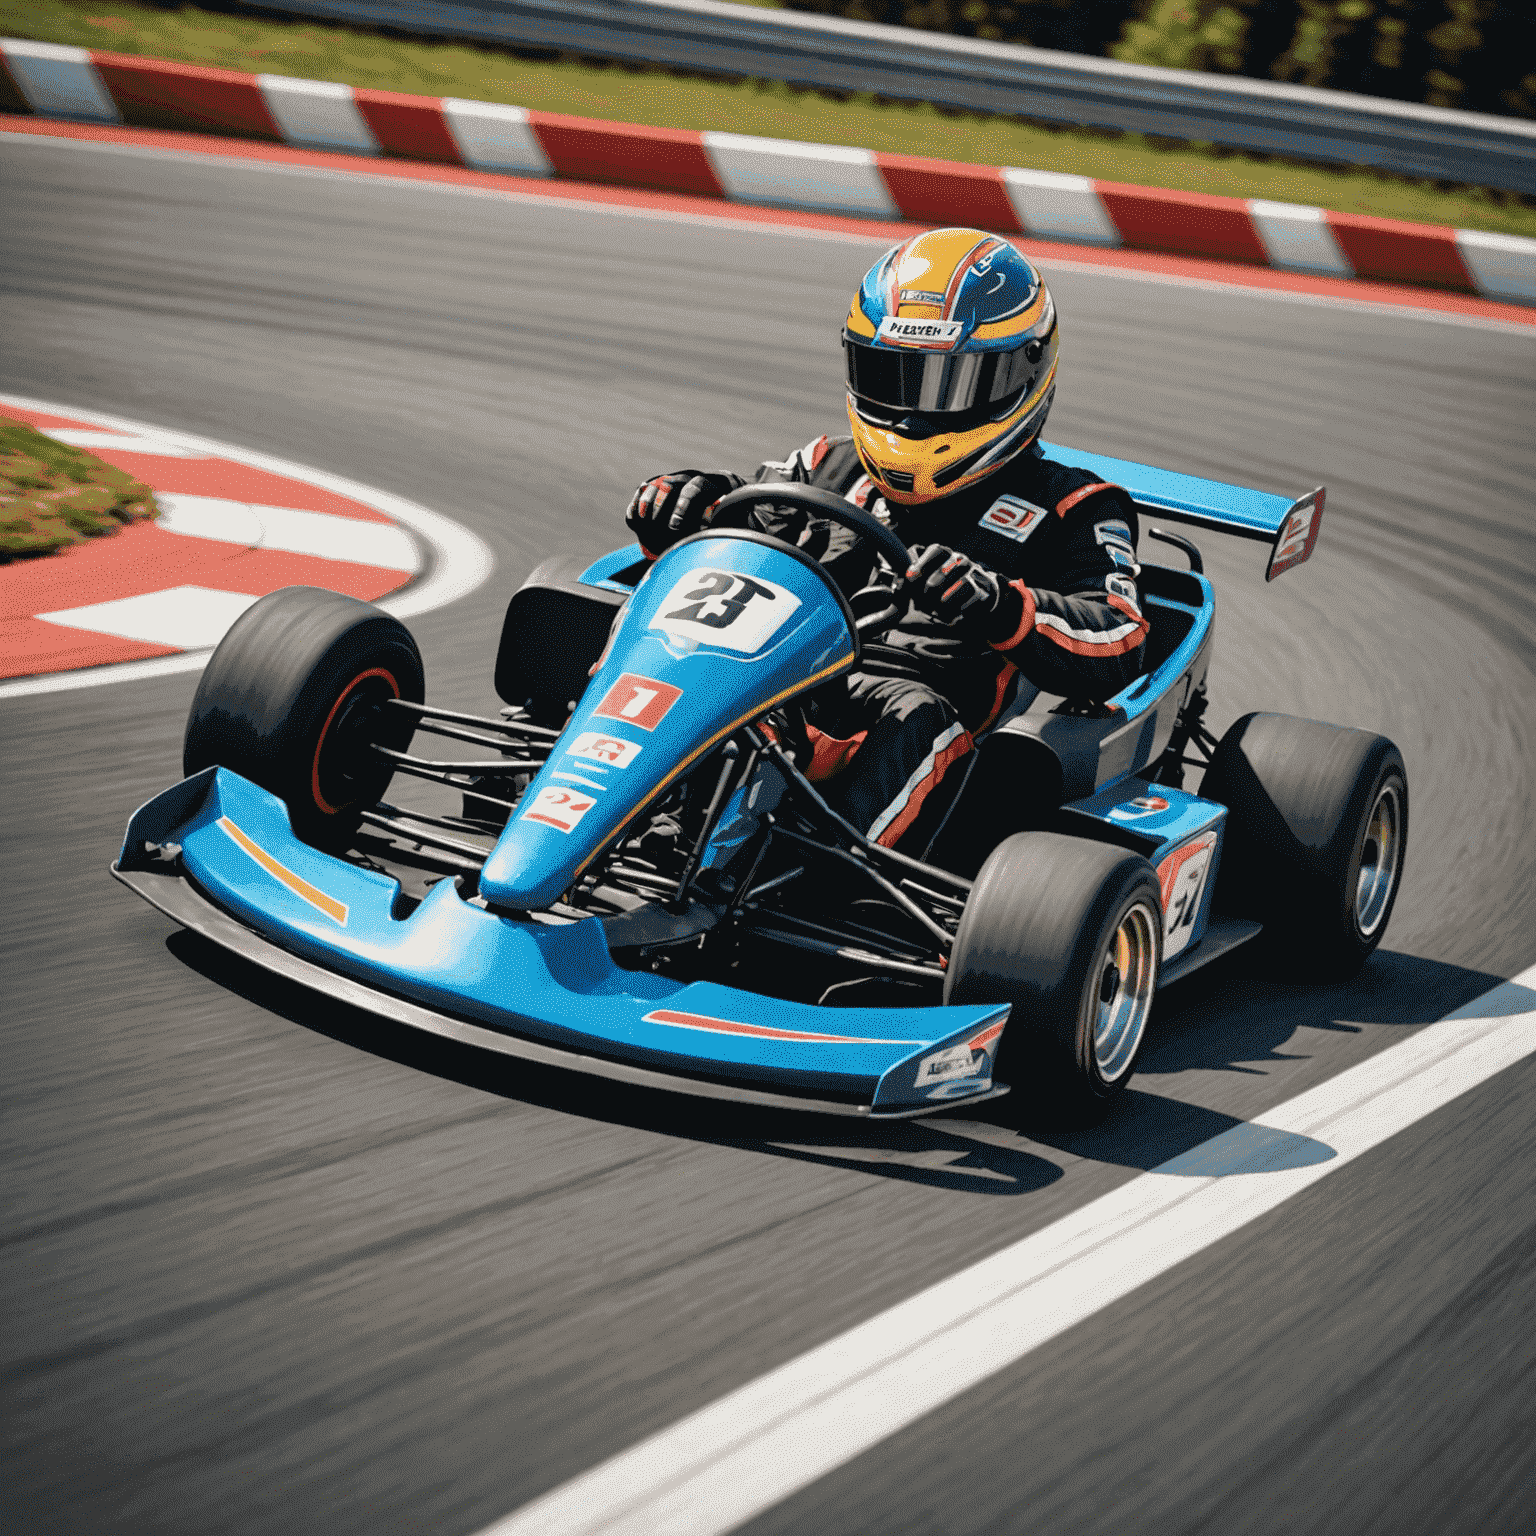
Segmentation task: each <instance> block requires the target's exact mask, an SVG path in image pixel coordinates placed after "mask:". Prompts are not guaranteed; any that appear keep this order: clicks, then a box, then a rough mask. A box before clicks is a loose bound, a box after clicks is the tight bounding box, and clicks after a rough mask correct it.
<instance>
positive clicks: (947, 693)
mask: <svg viewBox="0 0 1536 1536" xmlns="http://www.w3.org/2000/svg"><path fill="white" fill-rule="evenodd" d="M756 479H757V481H758V482H759V483H760V484H771V483H773V482H776V481H777V482H785V481H791V482H796V483H799V484H802V485H815V486H820V487H822V488H824V489H826V490H830V491H834V492H836V493H837V494H838V495H841V496H844V497H846V498H847V499H848V500H849V501H851V502H853V503H855V504H856V505H858V506H861V507H864V508H866V509H867V510H868V511H870V512H872V513H873V514H874V515H875V516H876V517H878V518H880V519H881V521H883V522H886V523H888V524H889V525H890V527H891V528H892V529H893V531H894V532H895V533H896V535H897V537H898V538H900V539H901V540H902V542H903V543H904V544H906V545H907V546H908V547H909V548H913V549H920V548H922V547H924V546H926V545H929V544H943V545H947V546H948V547H949V548H950V549H953V550H956V551H958V552H959V553H961V554H963V555H967V556H969V557H970V558H971V559H972V560H974V561H976V562H977V563H978V564H981V565H984V566H986V567H988V568H989V569H991V570H992V571H994V572H995V573H996V574H997V575H998V576H999V577H1000V578H1001V579H1002V581H1003V582H1004V583H1006V584H1008V585H1011V586H1013V587H1014V588H1015V589H1016V590H1017V592H1018V593H1019V594H1020V596H1021V597H1022V604H1021V603H1020V602H1019V601H1018V599H1016V598H1014V597H1013V596H1012V594H1010V593H1007V592H1006V591H1005V592H1004V594H1003V596H1004V598H1005V599H1006V600H1007V602H1006V611H1007V613H1008V614H1009V615H1010V616H1016V620H1017V622H1016V623H1014V624H1013V625H1012V627H1011V630H1010V632H1009V633H1007V634H996V635H991V636H985V637H984V636H983V635H981V634H979V633H978V632H977V629H976V626H975V625H974V624H970V625H967V624H957V623H951V622H946V621H945V620H943V619H938V618H933V617H930V616H929V615H927V614H925V613H923V612H921V611H919V610H918V609H916V608H912V609H910V610H909V611H908V612H907V614H906V617H905V618H903V619H902V620H901V621H900V622H899V623H898V624H897V625H896V626H895V627H894V628H892V629H890V630H888V631H887V632H886V633H885V634H884V635H881V636H880V637H879V638H878V640H876V641H873V642H870V643H867V644H865V646H864V647H863V660H862V662H861V664H860V667H859V669H858V670H857V671H856V672H854V673H852V674H850V675H849V677H848V678H847V679H846V686H832V687H827V688H822V689H819V690H817V692H816V693H815V694H814V695H812V697H811V701H810V703H809V706H808V708H807V711H806V723H807V736H808V740H807V742H806V747H807V748H808V749H809V750H808V759H809V760H808V762H807V763H806V764H804V765H803V766H804V768H805V772H806V775H807V777H808V778H810V779H812V780H815V781H831V782H830V783H828V784H827V788H826V790H825V791H824V792H825V793H827V795H828V797H829V799H831V801H832V803H833V804H834V805H836V806H837V808H838V809H839V810H840V811H841V812H842V814H843V815H844V816H846V817H847V818H848V820H850V821H851V822H853V823H854V825H855V826H858V827H860V828H861V829H864V830H866V831H867V832H868V833H869V835H870V836H871V837H872V838H874V839H875V840H876V841H878V842H880V843H883V844H884V845H885V846H887V847H894V846H895V845H896V844H897V842H898V841H900V842H901V843H902V845H903V847H904V848H905V849H908V850H910V851H911V852H913V853H915V854H921V853H922V852H923V850H924V849H925V848H926V847H927V846H928V843H929V841H930V839H931V838H932V836H933V833H934V831H935V830H936V828H937V826H938V824H939V822H940V821H941V820H942V814H943V809H944V807H945V804H946V803H947V801H948V800H949V798H950V795H949V794H948V793H945V794H935V793H934V792H935V791H936V790H938V788H939V786H940V784H941V783H942V782H943V780H944V777H945V775H946V773H947V772H948V771H949V770H950V769H951V768H952V767H953V766H954V765H955V764H956V763H957V762H959V761H960V760H961V759H962V758H964V757H965V755H966V754H967V753H968V752H970V750H971V748H972V746H973V745H974V742H975V737H976V735H977V733H978V732H980V731H982V730H984V729H985V728H986V727H987V726H988V725H990V724H991V723H992V721H993V720H995V719H996V718H997V716H998V715H999V714H1000V713H1001V712H1002V711H1003V710H1004V709H1005V708H1006V707H1007V706H1008V704H1009V703H1010V702H1011V701H1012V699H1013V696H1014V694H1015V692H1016V690H1017V687H1018V679H1019V677H1020V675H1022V676H1023V677H1024V678H1025V679H1026V680H1027V681H1028V682H1030V683H1032V684H1034V685H1035V687H1036V688H1038V689H1039V690H1040V691H1041V692H1042V693H1048V694H1059V695H1062V696H1064V697H1069V698H1073V699H1081V700H1086V701H1092V700H1099V699H1105V698H1108V697H1109V696H1110V695H1111V694H1114V693H1117V692H1119V690H1120V689H1122V688H1124V687H1125V686H1126V685H1127V684H1128V683H1129V682H1131V681H1132V679H1134V678H1135V677H1136V676H1137V674H1138V673H1139V672H1140V670H1141V656H1142V644H1143V642H1144V641H1145V639H1146V635H1147V622H1146V620H1145V618H1143V616H1142V612H1141V607H1140V603H1139V597H1138V591H1137V586H1136V578H1137V576H1138V574H1139V572H1140V567H1139V566H1138V565H1137V564H1136V557H1135V549H1136V539H1137V522H1136V513H1135V509H1134V507H1133V506H1132V503H1131V499H1130V497H1129V496H1128V495H1126V493H1125V492H1124V491H1123V490H1121V489H1120V488H1119V487H1118V486H1115V485H1110V484H1108V483H1107V482H1105V481H1102V480H1100V479H1098V478H1097V476H1095V475H1092V474H1090V473H1089V472H1088V471H1086V470H1082V469H1074V468H1069V467H1067V466H1065V465H1061V464H1056V463H1053V462H1051V461H1050V460H1047V459H1044V458H1041V457H1040V456H1039V455H1038V452H1032V453H1024V454H1021V455H1020V456H1019V457H1017V458H1016V459H1013V460H1012V461H1011V462H1010V463H1008V464H1006V465H1004V466H1003V468H1001V469H1000V470H998V471H997V473H996V474H993V475H989V476H988V477H987V478H986V479H985V480H984V481H982V482H981V483H980V484H978V485H976V486H972V487H970V488H969V489H967V490H964V491H961V492H959V493H958V494H956V495H954V496H947V497H945V498H943V499H942V500H940V501H935V502H929V503H926V504H924V505H921V506H910V507H909V506H901V505H897V504H895V503H887V502H886V501H885V500H884V499H883V498H882V497H881V496H880V494H879V487H878V486H876V485H875V484H874V482H873V481H871V480H870V478H869V477H868V476H867V475H866V474H865V473H864V468H863V465H862V464H861V463H860V462H859V457H858V454H857V452H856V451H855V449H854V446H853V442H852V439H851V438H847V437H841V438H829V437H818V438H817V439H815V441H813V442H810V443H807V444H806V445H805V447H803V448H801V449H798V450H797V451H796V452H794V453H793V454H791V455H790V456H789V457H788V458H787V459H785V460H784V461H783V462H782V463H775V462H769V463H766V464H763V465H762V466H761V467H760V468H759V469H758V472H757V475H756ZM753 518H754V520H755V522H756V525H757V526H758V528H760V529H761V530H762V531H763V532H765V533H773V534H778V535H780V536H781V537H786V538H789V539H790V540H792V541H793V540H795V539H796V538H797V537H799V538H801V539H802V540H803V541H805V542H811V540H810V538H808V537H807V535H806V532H805V523H804V514H801V513H796V512H794V511H792V510H790V509H788V508H784V509H779V508H775V507H773V506H772V505H771V504H765V505H763V506H760V507H758V508H756V509H755V510H754V512H753ZM811 527H812V530H813V531H814V544H813V547H817V548H821V547H823V546H824V553H821V555H820V559H821V562H822V564H823V565H824V566H825V567H826V568H827V570H828V571H829V573H830V574H831V575H832V577H833V578H834V580H836V582H837V583H838V585H839V586H840V587H841V588H842V590H843V591H844V592H845V593H847V594H849V595H852V594H853V593H854V592H856V591H857V590H859V589H860V588H862V587H864V586H866V585H868V584H870V583H876V584H883V585H887V586H891V587H899V585H900V580H899V578H900V577H901V576H902V575H903V574H904V573H902V572H891V571H889V570H887V569H885V568H884V567H883V566H882V565H881V563H880V561H879V559H878V556H877V555H876V553H875V551H874V549H873V547H872V546H871V545H870V544H869V542H868V541H867V540H863V539H860V538H858V537H857V536H856V535H855V534H853V533H850V532H849V531H848V530H846V529H843V528H840V527H837V526H835V525H832V524H829V523H825V522H819V521H818V522H815V523H813V524H812V525H811ZM897 599H898V602H900V601H901V597H900V593H899V591H898V593H897ZM1003 611H1004V609H1003V607H1002V606H1000V609H999V612H1003ZM989 641H990V643H989ZM952 782H953V781H952Z"/></svg>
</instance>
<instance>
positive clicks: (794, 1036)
mask: <svg viewBox="0 0 1536 1536" xmlns="http://www.w3.org/2000/svg"><path fill="white" fill-rule="evenodd" d="M641 1022H642V1023H644V1024H670V1025H673V1026H674V1027H675V1028H677V1029H702V1030H704V1031H706V1032H707V1033H709V1034H712V1035H750V1036H751V1037H752V1038H753V1039H759V1040H809V1041H812V1042H819V1043H822V1044H827V1045H911V1046H913V1047H914V1048H916V1047H917V1046H920V1045H921V1044H922V1042H921V1041H920V1040H880V1039H875V1038H874V1037H872V1036H865V1035H819V1034H816V1033H815V1032H814V1031H811V1030H805V1029H773V1028H771V1027H770V1026H769V1025H767V1024H743V1023H742V1022H741V1021H740V1020H738V1019H716V1018H712V1017H710V1015H709V1014H707V1013H683V1012H681V1011H679V1010H678V1009H675V1008H656V1009H653V1010H652V1011H651V1012H650V1013H648V1014H646V1015H645V1017H644V1019H642V1020H641Z"/></svg>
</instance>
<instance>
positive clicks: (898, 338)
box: [877, 315, 965, 347]
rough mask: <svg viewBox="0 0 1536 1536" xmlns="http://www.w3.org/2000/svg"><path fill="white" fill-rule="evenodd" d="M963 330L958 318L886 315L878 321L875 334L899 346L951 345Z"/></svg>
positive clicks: (957, 339) (958, 338)
mask: <svg viewBox="0 0 1536 1536" xmlns="http://www.w3.org/2000/svg"><path fill="white" fill-rule="evenodd" d="M964 331H965V327H964V326H963V325H962V324H961V323H960V322H959V321H958V320H903V319H901V317H900V316H898V315H888V316H886V318H885V319H884V320H882V321H881V322H880V329H879V331H878V332H877V336H878V338H879V340H881V341H893V342H895V343H896V345H897V346H899V347H952V346H954V344H955V343H956V342H957V341H959V340H960V337H961V336H962V334H964Z"/></svg>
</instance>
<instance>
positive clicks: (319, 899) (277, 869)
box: [219, 816, 347, 928]
mask: <svg viewBox="0 0 1536 1536" xmlns="http://www.w3.org/2000/svg"><path fill="white" fill-rule="evenodd" d="M219 830H220V831H221V832H224V833H226V834H227V835H228V836H229V837H230V838H231V839H232V840H233V841H234V842H235V843H236V844H237V846H239V847H241V848H243V849H244V850H245V851H246V852H247V853H248V854H250V856H251V857H252V858H253V859H255V860H256V862H257V863H258V864H260V865H261V867H262V868H263V869H264V870H266V872H267V873H268V874H269V875H271V876H272V878H273V879H274V880H276V881H277V882H278V883H279V884H280V885H286V886H287V887H288V889H289V890H290V891H292V892H293V894H294V895H295V896H298V897H300V898H301V899H302V900H304V901H307V902H308V903H309V904H310V906H312V907H313V908H315V910H316V911H317V912H323V913H325V915H326V916H327V917H328V918H330V919H331V921H332V922H333V923H340V924H341V926H342V927H343V928H345V927H346V926H347V905H346V903H345V902H342V901H337V900H336V898H335V897H334V896H327V895H326V894H325V892H324V891H322V890H320V889H319V888H318V887H317V886H313V885H311V884H310V883H309V881H308V880H306V879H304V878H303V876H301V875H296V874H294V872H293V871H292V870H291V869H289V868H288V867H287V866H286V865H283V864H279V863H278V862H277V860H276V859H274V858H273V857H272V855H271V854H270V853H268V852H267V850H266V849H265V848H263V847H261V845H260V844H258V843H256V842H254V841H253V840H252V839H251V838H250V837H248V836H247V835H246V834H245V833H244V832H242V831H241V830H240V828H239V827H237V826H236V825H235V824H234V822H232V821H231V820H230V819H229V817H228V816H221V817H219Z"/></svg>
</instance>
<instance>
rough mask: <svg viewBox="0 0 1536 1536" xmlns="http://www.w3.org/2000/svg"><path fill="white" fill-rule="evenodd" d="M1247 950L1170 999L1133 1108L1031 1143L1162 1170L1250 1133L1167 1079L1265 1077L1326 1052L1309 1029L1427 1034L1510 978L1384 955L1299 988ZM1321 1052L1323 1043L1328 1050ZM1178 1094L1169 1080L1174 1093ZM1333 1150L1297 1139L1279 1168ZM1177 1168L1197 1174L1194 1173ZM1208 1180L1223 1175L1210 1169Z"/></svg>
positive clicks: (1035, 1136)
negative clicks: (1279, 1066) (1220, 1139)
mask: <svg viewBox="0 0 1536 1536" xmlns="http://www.w3.org/2000/svg"><path fill="white" fill-rule="evenodd" d="M1244 960H1245V957H1244V956H1243V954H1242V952H1241V951H1238V952H1237V953H1236V954H1234V955H1232V956H1230V957H1229V958H1228V959H1226V960H1222V961H1218V962H1216V963H1215V964H1213V965H1210V966H1207V967H1206V968H1204V969H1203V970H1200V971H1196V972H1195V973H1194V974H1193V975H1192V976H1190V977H1189V978H1187V979H1186V980H1185V981H1182V982H1178V983H1176V984H1174V985H1173V986H1171V987H1169V988H1168V990H1167V991H1166V992H1165V993H1163V994H1162V995H1161V996H1160V997H1159V998H1158V1003H1157V1009H1156V1012H1155V1013H1154V1015H1153V1018H1152V1024H1151V1028H1150V1033H1149V1036H1148V1040H1147V1045H1146V1048H1145V1050H1144V1052H1143V1055H1142V1060H1141V1064H1140V1066H1139V1067H1138V1069H1137V1076H1136V1082H1137V1083H1138V1084H1139V1085H1144V1089H1146V1090H1152V1091H1142V1090H1141V1089H1138V1088H1135V1087H1133V1088H1131V1089H1130V1090H1129V1091H1128V1092H1127V1094H1126V1098H1125V1102H1124V1103H1123V1104H1121V1105H1120V1106H1118V1107H1117V1108H1116V1110H1115V1113H1114V1114H1113V1115H1112V1116H1111V1117H1110V1118H1109V1119H1108V1120H1107V1121H1106V1122H1105V1123H1104V1124H1103V1125H1100V1126H1095V1127H1094V1128H1093V1129H1091V1130H1086V1131H1071V1132H1060V1133H1053V1132H1051V1131H1048V1130H1045V1131H1041V1130H1032V1131H1031V1132H1030V1139H1031V1140H1032V1141H1035V1142H1038V1143H1040V1144H1042V1145H1044V1146H1048V1147H1051V1148H1054V1149H1056V1150H1058V1151H1062V1152H1066V1153H1068V1154H1070V1155H1072V1156H1075V1157H1083V1158H1088V1159H1091V1160H1093V1161H1095V1162H1105V1163H1112V1164H1116V1165H1119V1166H1121V1167H1129V1168H1139V1169H1151V1168H1158V1167H1160V1166H1161V1165H1162V1164H1164V1163H1167V1162H1170V1161H1171V1160H1173V1159H1175V1158H1182V1157H1183V1155H1184V1154H1186V1153H1190V1152H1192V1151H1193V1150H1194V1149H1195V1148H1196V1147H1198V1146H1201V1145H1202V1144H1204V1143H1206V1142H1209V1141H1211V1140H1212V1139H1213V1138H1215V1137H1217V1136H1220V1135H1223V1134H1224V1133H1230V1132H1232V1131H1233V1130H1234V1128H1235V1127H1238V1126H1243V1125H1247V1124H1248V1122H1247V1121H1245V1120H1241V1119H1238V1118H1236V1117H1234V1116H1232V1115H1227V1114H1223V1113H1221V1112H1220V1111H1218V1110H1212V1109H1205V1108H1202V1107H1201V1106H1199V1105H1196V1104H1190V1103H1186V1102H1184V1101H1183V1100H1181V1099H1179V1098H1177V1097H1175V1096H1173V1092H1176V1089H1174V1090H1173V1092H1170V1091H1168V1089H1160V1084H1159V1079H1162V1080H1164V1081H1168V1080H1172V1079H1176V1078H1177V1076H1178V1074H1180V1073H1184V1072H1191V1071H1204V1072H1230V1073H1234V1074H1239V1075H1242V1076H1252V1077H1263V1076H1265V1075H1266V1074H1265V1064H1266V1063H1270V1062H1287V1061H1300V1060H1305V1059H1307V1058H1308V1057H1309V1056H1311V1055H1314V1054H1316V1050H1315V1049H1314V1048H1312V1047H1311V1046H1310V1043H1309V1042H1308V1041H1307V1039H1306V1037H1305V1035H1303V1034H1302V1033H1301V1032H1302V1031H1303V1030H1308V1029H1311V1030H1318V1031H1321V1032H1323V1034H1324V1036H1326V1035H1328V1034H1335V1035H1338V1034H1347V1035H1359V1034H1361V1033H1363V1032H1364V1031H1365V1030H1366V1029H1367V1028H1375V1027H1380V1026H1383V1025H1385V1026H1387V1027H1389V1028H1401V1029H1403V1030H1404V1031H1407V1030H1410V1029H1418V1028H1422V1027H1423V1026H1424V1025H1426V1024H1431V1023H1433V1022H1434V1021H1435V1020H1437V1019H1441V1018H1444V1017H1445V1015H1446V1014H1448V1013H1451V1012H1454V1011H1455V1010H1456V1009H1457V1008H1460V1007H1462V1006H1463V1005H1465V1004H1467V1003H1469V1002H1471V1001H1472V1000H1473V999H1474V998H1477V997H1481V996H1482V995H1483V993H1485V992H1487V991H1489V990H1491V989H1492V988H1494V987H1496V986H1498V985H1499V984H1500V983H1501V982H1503V981H1504V979H1505V978H1504V977H1502V976H1495V975H1491V974H1489V973H1488V972H1485V971H1476V970H1469V969H1467V968H1466V967H1464V966H1457V965H1446V964H1442V963H1441V962H1439V961H1435V960H1421V959H1418V958H1416V957H1414V956H1412V955H1405V954H1400V953H1398V952H1396V951H1392V950H1378V951H1377V952H1376V954H1375V955H1373V956H1372V957H1371V959H1370V960H1369V961H1368V962H1367V963H1366V965H1365V968H1364V969H1363V970H1362V971H1361V972H1360V974H1359V975H1358V976H1356V977H1354V978H1353V979H1352V980H1350V981H1347V982H1340V983H1337V984H1332V985H1319V984H1317V983H1299V982H1291V981H1286V980H1284V979H1283V978H1280V977H1277V976H1274V975H1266V974H1263V973H1261V972H1256V971H1255V970H1254V968H1253V966H1252V965H1251V964H1246V965H1245V963H1244ZM1319 1043H1321V1042H1319ZM1172 1088H1173V1084H1172V1082H1169V1089H1172ZM1325 1154H1326V1155H1331V1154H1328V1151H1327V1149H1326V1148H1322V1146H1321V1143H1317V1142H1310V1141H1308V1139H1307V1138H1306V1137H1300V1136H1298V1137H1293V1138H1290V1139H1289V1142H1288V1143H1287V1145H1286V1146H1285V1147H1284V1148H1281V1149H1278V1150H1275V1151H1273V1152H1272V1154H1271V1156H1270V1158H1269V1159H1268V1161H1267V1162H1266V1166H1268V1167H1282V1166H1289V1167H1296V1166H1301V1165H1303V1164H1305V1163H1308V1162H1315V1161H1321V1160H1323V1156H1324V1155H1325ZM1168 1171H1180V1172H1184V1171H1190V1172H1193V1171H1195V1169H1194V1168H1193V1167H1190V1168H1189V1169H1185V1168H1183V1167H1180V1168H1179V1169H1178V1170H1168ZM1203 1171H1219V1170H1214V1169H1205V1170H1203Z"/></svg>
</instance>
